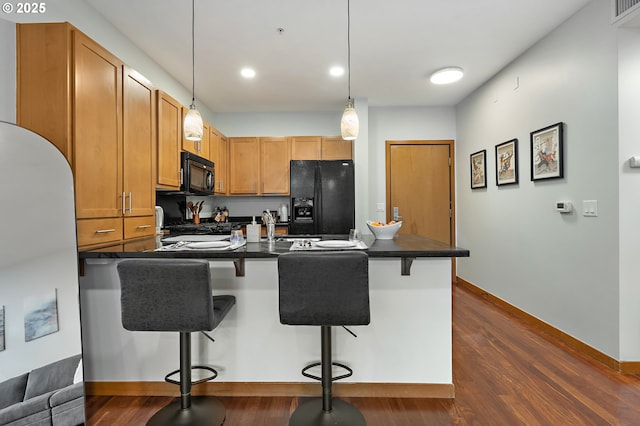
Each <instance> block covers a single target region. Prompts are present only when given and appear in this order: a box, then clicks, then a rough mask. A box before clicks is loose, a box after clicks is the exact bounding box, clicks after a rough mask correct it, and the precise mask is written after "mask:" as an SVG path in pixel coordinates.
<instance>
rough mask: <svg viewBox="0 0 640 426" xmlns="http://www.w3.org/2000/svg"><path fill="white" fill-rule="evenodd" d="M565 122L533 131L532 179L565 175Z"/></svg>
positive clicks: (554, 177)
mask: <svg viewBox="0 0 640 426" xmlns="http://www.w3.org/2000/svg"><path fill="white" fill-rule="evenodd" d="M563 133H564V132H563V123H556V124H553V125H551V126H547V127H544V128H542V129H540V130H536V131H534V132H531V180H541V179H556V178H561V177H564V170H563V163H564V158H563V153H562V145H563Z"/></svg>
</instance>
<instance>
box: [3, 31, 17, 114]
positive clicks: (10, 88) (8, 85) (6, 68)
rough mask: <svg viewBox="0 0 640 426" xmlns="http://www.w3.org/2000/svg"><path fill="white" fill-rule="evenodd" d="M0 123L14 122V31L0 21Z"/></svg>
mask: <svg viewBox="0 0 640 426" xmlns="http://www.w3.org/2000/svg"><path fill="white" fill-rule="evenodd" d="M0 57H2V61H0V121H6V122H8V123H15V122H16V29H15V25H13V23H11V22H8V21H4V20H2V19H0Z"/></svg>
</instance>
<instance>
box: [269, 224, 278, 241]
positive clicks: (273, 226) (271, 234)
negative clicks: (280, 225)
mask: <svg viewBox="0 0 640 426" xmlns="http://www.w3.org/2000/svg"><path fill="white" fill-rule="evenodd" d="M275 239H276V224H275V223H268V224H267V241H269V242H270V243H271V242H273V241H275Z"/></svg>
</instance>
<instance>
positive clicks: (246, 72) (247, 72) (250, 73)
mask: <svg viewBox="0 0 640 426" xmlns="http://www.w3.org/2000/svg"><path fill="white" fill-rule="evenodd" d="M240 74H241V75H242V76H243V77H244V78H253V77H255V76H256V72H255V70H254V69H252V68H242V70H240Z"/></svg>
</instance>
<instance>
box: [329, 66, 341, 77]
mask: <svg viewBox="0 0 640 426" xmlns="http://www.w3.org/2000/svg"><path fill="white" fill-rule="evenodd" d="M329 74H331V75H332V76H333V77H340V76H341V75H342V74H344V68H342V67H341V66H335V67H331V69H330V70H329Z"/></svg>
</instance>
